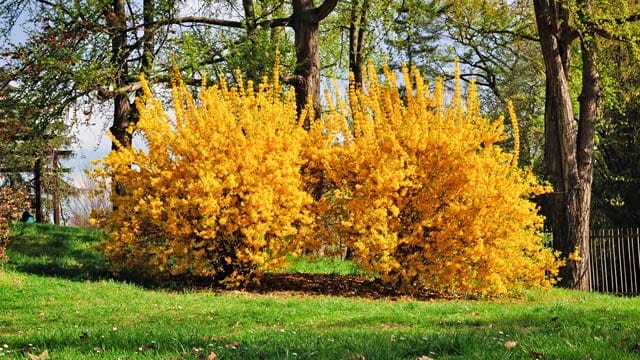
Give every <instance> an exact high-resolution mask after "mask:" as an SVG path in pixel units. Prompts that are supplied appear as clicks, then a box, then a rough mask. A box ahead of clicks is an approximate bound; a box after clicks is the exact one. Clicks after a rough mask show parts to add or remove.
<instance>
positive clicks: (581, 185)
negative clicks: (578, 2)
mask: <svg viewBox="0 0 640 360" xmlns="http://www.w3.org/2000/svg"><path fill="white" fill-rule="evenodd" d="M556 5H557V4H555V3H552V4H550V2H548V1H546V0H534V8H535V13H536V21H537V25H538V33H539V35H540V45H541V48H542V54H543V58H544V62H545V69H546V77H547V80H546V99H545V156H544V158H545V173H546V176H547V180H549V182H551V184H552V185H553V189H554V193H553V194H551V195H549V196H548V197H547V199H546V200H547V201H546V204H545V205H546V206H545V208H546V211H545V212H546V215H547V216H548V218H549V219H550V221H551V226H552V229H553V245H554V248H555V249H556V250H559V251H560V252H561V254H562V256H563V257H564V258H566V261H567V264H566V266H564V267H563V268H562V269H561V270H560V277H561V279H560V285H561V286H564V287H570V288H575V289H580V290H589V288H590V284H589V254H590V249H589V214H590V210H591V208H590V204H591V181H592V171H593V164H592V154H593V147H594V131H595V118H596V114H597V102H598V96H599V91H600V90H599V77H598V72H597V69H596V66H595V51H596V48H595V42H593V41H592V40H591V41H589V40H586V38H585V37H583V38H581V39H580V40H581V45H582V62H583V64H582V65H583V74H582V76H583V78H582V93H581V95H580V98H579V101H580V119H579V120H578V122H577V128H576V119H575V118H574V111H573V108H572V105H571V104H572V102H571V94H570V91H569V85H568V83H569V59H570V55H571V53H570V49H571V43H572V42H573V41H574V40H575V39H578V38H579V34H578V33H577V31H576V30H575V29H573V28H571V27H570V26H569V15H570V14H569V13H568V11H569V10H567V9H566V8H564V7H563V6H560V5H558V6H556ZM587 38H588V37H587ZM576 250H577V252H578V254H579V255H580V257H581V259H578V258H575V257H573V258H569V254H571V253H573V252H574V251H576Z"/></svg>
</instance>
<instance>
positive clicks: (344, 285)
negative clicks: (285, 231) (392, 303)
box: [245, 273, 443, 300]
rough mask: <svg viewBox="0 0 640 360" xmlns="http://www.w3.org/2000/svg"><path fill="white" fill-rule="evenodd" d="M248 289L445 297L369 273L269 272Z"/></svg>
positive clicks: (265, 291) (346, 295) (399, 296)
mask: <svg viewBox="0 0 640 360" xmlns="http://www.w3.org/2000/svg"><path fill="white" fill-rule="evenodd" d="M245 290H246V291H248V292H254V293H260V294H266V293H273V292H283V291H284V292H292V293H302V294H312V295H330V296H342V297H361V298H370V299H389V300H397V299H400V298H412V299H416V300H433V299H442V298H443V296H442V295H441V294H437V293H433V292H428V291H427V290H422V291H418V292H412V293H410V294H409V293H403V292H401V291H399V290H398V289H396V288H393V287H390V286H387V285H384V284H383V283H382V282H381V281H379V280H377V279H374V278H370V277H366V276H359V275H338V274H308V273H267V274H263V275H261V276H260V277H259V278H258V279H256V280H255V281H253V282H252V283H251V284H249V285H248V286H247V287H246V288H245Z"/></svg>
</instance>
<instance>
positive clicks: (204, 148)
mask: <svg viewBox="0 0 640 360" xmlns="http://www.w3.org/2000/svg"><path fill="white" fill-rule="evenodd" d="M143 83H144V87H143V89H144V96H143V97H142V99H139V101H138V104H137V105H138V109H139V111H140V120H139V122H138V124H137V125H136V127H135V128H133V129H131V130H132V131H133V132H135V133H136V134H139V135H140V136H141V137H142V138H143V139H144V143H145V145H146V146H145V147H144V148H143V149H136V148H122V149H120V150H119V151H117V152H112V153H111V154H109V155H108V156H107V157H106V158H105V159H104V160H103V161H102V163H101V167H99V168H98V169H97V171H96V175H98V176H105V175H106V176H109V177H111V178H112V179H113V181H114V182H115V183H118V184H119V185H118V186H122V187H123V188H124V189H125V193H124V194H114V195H113V197H112V200H113V202H114V205H115V209H116V210H115V211H114V213H113V215H112V216H113V217H112V219H111V223H112V224H113V231H112V232H111V234H110V236H109V238H108V240H107V241H106V242H105V243H104V244H103V252H104V253H105V255H106V257H107V258H108V259H109V260H110V263H111V267H112V270H113V271H114V272H116V273H122V272H127V273H128V272H134V273H137V274H143V275H144V276H148V277H155V278H162V277H166V276H176V275H184V274H189V275H196V276H207V277H212V278H216V279H218V280H222V281H226V282H229V283H234V284H235V283H240V282H242V281H244V280H246V277H247V276H248V275H250V273H251V272H253V271H257V270H262V269H265V268H269V267H272V266H277V265H278V264H280V263H281V262H282V261H283V260H284V259H285V257H286V255H287V254H289V253H292V252H294V253H295V252H297V251H298V249H297V248H296V247H297V244H299V243H300V242H299V241H297V240H296V239H297V238H298V237H299V236H302V235H303V233H302V231H303V229H305V228H306V227H305V225H306V224H309V223H311V222H312V218H311V217H310V215H309V212H308V211H307V210H306V209H307V208H308V206H309V204H310V203H311V197H310V195H308V194H307V193H306V192H305V191H304V190H303V184H302V176H301V174H300V167H301V165H302V163H301V156H300V151H301V146H302V143H303V141H304V139H305V136H306V135H305V134H306V132H305V131H304V130H303V129H302V128H301V126H299V125H298V122H297V115H296V105H295V94H294V93H293V92H292V91H289V92H286V93H282V88H281V87H280V86H279V85H277V84H269V82H268V81H267V80H264V82H263V83H261V84H259V85H258V86H257V87H256V86H254V84H253V83H251V82H247V83H246V84H244V83H243V82H242V80H240V82H239V85H237V86H235V87H230V86H228V85H227V84H225V83H222V84H219V85H218V86H215V87H209V88H205V87H204V86H203V87H202V89H201V91H200V93H199V96H198V97H197V99H194V98H192V96H191V95H190V92H189V91H188V89H187V88H186V87H185V85H184V84H183V83H182V82H181V81H177V82H176V83H175V84H174V86H173V112H174V114H173V115H171V114H170V113H168V112H167V111H165V110H164V108H163V106H162V104H161V102H160V100H158V99H157V98H155V97H154V96H153V95H152V94H151V92H150V90H149V87H148V85H147V84H146V82H144V79H143ZM254 88H255V90H254Z"/></svg>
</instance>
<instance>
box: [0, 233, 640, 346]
mask: <svg viewBox="0 0 640 360" xmlns="http://www.w3.org/2000/svg"><path fill="white" fill-rule="evenodd" d="M98 237H99V234H97V233H92V232H87V231H84V230H79V229H65V228H57V227H53V226H27V227H24V228H21V229H18V231H17V232H16V235H15V237H14V240H13V243H12V244H11V246H10V250H9V251H8V255H9V256H10V257H11V260H10V261H9V263H7V264H5V266H4V270H1V271H0V358H7V359H23V358H29V357H28V353H31V354H42V353H43V352H44V351H45V350H46V351H47V352H48V354H49V357H48V358H50V359H86V358H95V359H213V358H216V357H217V358H218V359H418V358H422V359H427V357H428V358H432V359H535V358H544V359H637V358H640V299H637V298H620V297H614V296H606V295H598V294H588V293H580V292H573V291H565V290H553V291H550V292H544V291H531V292H527V293H525V295H524V296H523V298H522V299H518V300H504V301H451V300H439V301H428V302H420V301H413V300H411V299H401V300H397V301H390V300H386V301H385V300H370V299H364V298H342V297H328V296H312V295H300V294H297V295H291V294H284V293H277V294H269V295H257V294H252V293H245V292H213V291H199V292H196V291H180V292H169V291H158V290H149V289H144V288H141V287H139V286H136V285H131V284H125V283H119V282H115V281H112V280H109V279H108V278H107V277H106V272H105V270H104V263H103V262H102V261H101V259H100V256H99V255H98V254H96V253H95V252H94V251H93V250H91V245H92V244H94V243H95V242H96V241H97V239H98ZM309 266H311V267H312V268H311V269H310V270H314V271H315V270H317V267H318V266H319V267H320V271H323V272H327V268H328V265H326V264H324V265H309ZM337 266H338V267H339V268H340V269H341V270H339V271H337V272H345V271H348V270H345V269H349V268H351V266H352V265H349V264H347V265H346V268H343V267H342V266H345V265H344V264H341V265H337ZM294 268H295V269H297V270H299V271H305V270H308V268H305V267H304V266H303V265H301V264H297V265H294ZM352 269H353V271H356V270H357V269H355V268H352ZM505 344H506V346H505ZM213 354H215V356H214V355H213Z"/></svg>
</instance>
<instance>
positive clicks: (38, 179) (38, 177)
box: [33, 158, 44, 224]
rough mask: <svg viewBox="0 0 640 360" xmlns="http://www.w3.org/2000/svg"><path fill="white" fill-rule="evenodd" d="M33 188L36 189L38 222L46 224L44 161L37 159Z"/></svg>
mask: <svg viewBox="0 0 640 360" xmlns="http://www.w3.org/2000/svg"><path fill="white" fill-rule="evenodd" d="M33 187H34V188H35V191H34V192H35V199H34V200H35V201H34V204H33V207H34V208H35V211H36V222H37V223H38V224H42V223H43V222H44V211H43V210H42V159H40V158H37V159H36V163H35V165H34V166H33Z"/></svg>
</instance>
